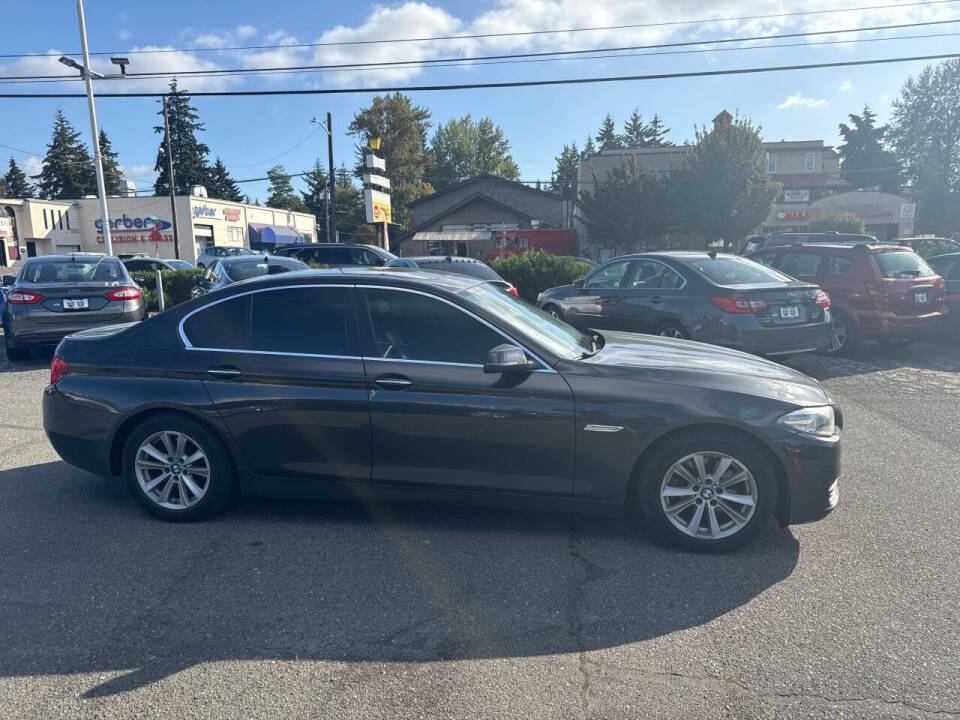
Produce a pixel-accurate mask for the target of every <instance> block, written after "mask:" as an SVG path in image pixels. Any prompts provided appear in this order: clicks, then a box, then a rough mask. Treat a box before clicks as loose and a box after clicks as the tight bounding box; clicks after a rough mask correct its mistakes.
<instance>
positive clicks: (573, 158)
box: [550, 142, 580, 200]
mask: <svg viewBox="0 0 960 720" xmlns="http://www.w3.org/2000/svg"><path fill="white" fill-rule="evenodd" d="M555 159H556V162H557V167H556V169H555V170H554V171H553V172H552V173H551V174H550V190H551V191H553V192H555V193H556V194H557V195H560V196H561V197H563V198H565V199H567V200H572V199H573V198H575V197H576V196H577V175H578V173H579V170H580V153H579V152H577V143H576V142H572V143H570V144H569V145H564V146H563V150H561V151H560V154H559V155H558V156H557V157H556V158H555Z"/></svg>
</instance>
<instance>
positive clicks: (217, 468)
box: [123, 413, 236, 522]
mask: <svg viewBox="0 0 960 720" xmlns="http://www.w3.org/2000/svg"><path fill="white" fill-rule="evenodd" d="M165 431H166V432H174V433H181V434H183V435H186V436H189V438H190V439H191V441H192V442H193V443H194V444H196V445H197V446H198V447H199V449H200V450H202V451H203V453H204V454H205V456H206V459H207V465H208V469H209V479H208V481H207V482H208V484H207V485H206V488H205V492H204V494H203V496H202V497H201V498H200V499H199V500H197V501H195V503H194V504H192V505H190V506H189V507H183V508H179V509H170V508H166V507H163V506H161V505H159V504H158V503H157V501H156V500H155V499H153V498H151V497H150V496H149V495H148V494H147V493H146V492H144V489H143V488H142V487H141V486H140V483H139V481H138V478H137V473H136V469H135V460H136V456H137V453H138V451H139V449H140V446H141V444H142V443H143V442H144V441H145V440H147V439H148V438H150V437H151V436H154V435H155V434H156V433H159V432H165ZM123 474H124V478H125V480H126V482H127V485H128V486H129V488H130V491H131V492H132V493H133V495H134V497H135V498H136V499H137V501H138V502H139V503H140V504H141V505H143V507H144V508H146V510H147V511H149V512H150V513H151V514H153V515H156V516H157V517H159V518H162V519H164V520H171V521H174V522H191V521H194V520H202V519H204V518H207V517H209V516H211V515H213V514H214V513H216V512H217V511H218V510H220V509H221V508H222V507H223V506H224V505H225V504H226V502H227V501H228V500H229V499H230V497H231V495H232V492H233V489H234V486H235V483H236V470H235V469H234V464H233V459H232V458H231V456H230V452H229V450H227V448H226V446H225V445H224V444H223V442H222V441H221V440H220V438H219V437H218V436H217V435H216V433H214V432H213V431H212V430H210V428H208V427H207V426H206V425H204V424H203V423H201V422H199V421H197V420H194V419H192V418H189V417H184V416H183V415H178V414H175V413H170V414H167V413H164V414H161V415H153V416H151V417H149V418H147V419H146V420H144V421H143V422H142V423H140V424H139V425H137V427H136V428H134V430H133V432H131V433H130V436H129V437H128V438H127V441H126V443H125V444H124V447H123ZM181 492H182V490H181Z"/></svg>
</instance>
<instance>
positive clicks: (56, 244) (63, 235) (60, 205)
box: [0, 195, 317, 265]
mask: <svg viewBox="0 0 960 720" xmlns="http://www.w3.org/2000/svg"><path fill="white" fill-rule="evenodd" d="M176 208H177V235H178V236H179V246H180V257H181V258H182V259H184V260H187V261H189V262H194V261H195V260H196V257H197V254H198V253H199V252H200V250H201V249H202V248H204V247H208V246H211V245H235V246H242V247H248V248H249V247H254V248H257V249H272V248H273V247H276V246H278V245H283V244H287V243H291V242H314V241H315V240H316V238H317V222H316V218H315V217H314V216H313V215H310V214H308V213H296V212H290V211H288V210H276V209H273V208H265V207H259V206H256V205H247V204H244V203H234V202H228V201H224V200H213V199H210V198H205V197H198V196H193V195H190V196H187V195H182V196H178V197H177V198H176ZM109 211H110V235H111V240H112V243H113V254H114V255H133V254H139V253H146V254H148V255H155V256H159V257H165V258H173V257H175V256H176V252H175V250H174V233H173V213H172V212H171V208H170V199H169V198H166V197H113V198H110V199H109ZM0 218H3V219H4V220H5V221H4V222H3V223H2V224H0V264H5V265H10V264H11V263H12V262H14V261H15V260H17V259H18V257H20V256H21V254H22V255H24V256H33V255H52V254H56V253H65V252H78V251H83V252H103V251H104V235H103V222H102V220H101V218H100V204H99V201H98V200H97V199H96V198H82V199H78V200H35V199H27V200H23V199H5V198H0Z"/></svg>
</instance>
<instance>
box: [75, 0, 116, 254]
mask: <svg viewBox="0 0 960 720" xmlns="http://www.w3.org/2000/svg"><path fill="white" fill-rule="evenodd" d="M77 19H78V20H79V21H80V47H81V49H82V50H83V69H82V72H83V80H84V82H85V83H86V85H87V105H88V106H89V108H90V132H91V133H93V160H94V167H95V168H96V171H97V194H98V195H99V196H100V217H101V220H102V222H103V248H104V251H105V252H106V254H107V255H113V243H112V242H111V241H110V214H109V213H108V212H107V187H106V184H105V183H104V182H103V158H101V156H100V133H99V131H98V130H97V111H96V110H95V109H94V107H93V76H92V75H91V72H92V71H91V69H90V53H89V51H88V50H87V25H86V23H85V22H84V19H83V0H77Z"/></svg>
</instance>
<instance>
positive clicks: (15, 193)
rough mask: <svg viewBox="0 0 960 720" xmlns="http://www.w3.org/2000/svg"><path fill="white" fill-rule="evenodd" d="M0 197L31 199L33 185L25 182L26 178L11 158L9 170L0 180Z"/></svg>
mask: <svg viewBox="0 0 960 720" xmlns="http://www.w3.org/2000/svg"><path fill="white" fill-rule="evenodd" d="M0 197H9V198H32V197H33V185H31V184H30V183H29V182H27V176H26V175H25V174H24V172H23V170H21V169H20V168H19V167H18V166H17V163H16V161H15V160H14V159H13V158H10V169H9V170H8V171H7V174H6V175H4V176H3V178H0Z"/></svg>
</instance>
